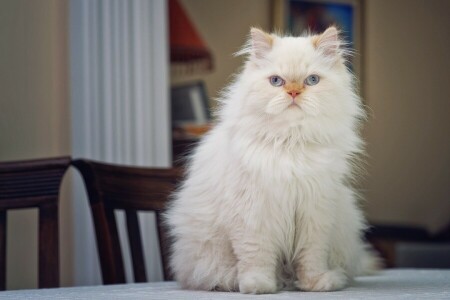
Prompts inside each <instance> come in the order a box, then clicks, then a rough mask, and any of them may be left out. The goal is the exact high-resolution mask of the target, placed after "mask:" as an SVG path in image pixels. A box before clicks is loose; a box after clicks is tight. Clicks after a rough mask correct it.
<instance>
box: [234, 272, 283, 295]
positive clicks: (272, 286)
mask: <svg viewBox="0 0 450 300" xmlns="http://www.w3.org/2000/svg"><path fill="white" fill-rule="evenodd" d="M239 291H240V292H241V293H243V294H273V293H276V292H277V282H276V280H275V279H274V278H271V277H269V276H267V275H265V274H262V273H257V272H251V273H246V274H245V275H244V276H242V277H241V279H240V280H239Z"/></svg>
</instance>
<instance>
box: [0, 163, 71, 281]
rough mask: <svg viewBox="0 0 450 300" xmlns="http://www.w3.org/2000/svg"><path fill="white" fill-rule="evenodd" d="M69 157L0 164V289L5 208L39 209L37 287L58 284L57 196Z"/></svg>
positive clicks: (4, 238) (4, 279)
mask: <svg viewBox="0 0 450 300" xmlns="http://www.w3.org/2000/svg"><path fill="white" fill-rule="evenodd" d="M69 166H70V158H69V157H60V158H51V159H40V160H28V161H16V162H2V163H0V290H5V287H6V224H7V210H11V209H20V208H38V209H39V246H38V247H39V255H38V257H39V276H38V277H39V284H38V286H39V288H51V287H58V286H59V236H58V235H59V230H58V228H59V227H58V195H59V187H60V184H61V180H62V178H63V176H64V173H65V172H66V170H67V168H68V167H69Z"/></svg>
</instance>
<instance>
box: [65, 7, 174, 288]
mask: <svg viewBox="0 0 450 300" xmlns="http://www.w3.org/2000/svg"><path fill="white" fill-rule="evenodd" d="M167 18H168V14H167V4H166V1H164V0H71V1H70V53H71V55H70V66H71V79H70V80H71V105H72V136H73V138H72V150H73V157H74V158H78V157H83V158H90V159H96V160H100V161H105V162H113V163H119V164H127V165H136V166H159V167H164V166H170V162H171V152H170V126H169V123H170V120H169V118H170V110H169V95H168V86H169V83H168V30H167ZM75 177H76V178H75V179H74V199H73V213H74V222H75V224H74V228H75V233H74V234H75V237H74V238H75V240H74V244H75V258H74V259H75V262H74V266H75V268H76V269H75V276H74V277H75V284H76V285H90V284H100V283H101V280H100V278H101V277H100V268H99V262H98V258H97V249H96V245H95V238H94V230H93V224H92V220H91V214H90V211H89V206H88V200H87V199H86V193H85V191H84V187H83V185H82V183H81V178H80V177H79V176H78V175H77V176H75ZM140 218H141V225H143V228H142V233H143V242H144V250H145V251H146V253H147V255H146V257H145V259H146V265H147V273H148V278H149V280H160V279H162V273H161V270H160V261H159V256H158V253H159V252H158V250H157V244H156V235H155V228H154V217H153V215H150V214H149V213H145V214H141V215H140ZM119 219H123V216H119ZM120 223H122V224H120ZM119 226H120V227H121V230H120V231H121V232H120V233H121V238H122V240H123V238H124V234H125V231H124V228H123V221H122V222H119ZM123 241H124V242H125V241H126V240H123ZM122 244H123V245H125V244H127V243H126V242H125V243H122ZM124 256H126V259H125V264H126V271H127V278H128V279H130V275H131V271H130V270H131V269H130V268H131V267H130V259H129V252H128V250H127V247H125V249H124Z"/></svg>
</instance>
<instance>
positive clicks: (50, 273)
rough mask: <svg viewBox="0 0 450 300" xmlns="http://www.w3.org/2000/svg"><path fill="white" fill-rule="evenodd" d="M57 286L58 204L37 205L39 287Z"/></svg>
mask: <svg viewBox="0 0 450 300" xmlns="http://www.w3.org/2000/svg"><path fill="white" fill-rule="evenodd" d="M52 287H59V232H58V205H57V204H56V203H51V204H45V205H42V206H40V207H39V288H52Z"/></svg>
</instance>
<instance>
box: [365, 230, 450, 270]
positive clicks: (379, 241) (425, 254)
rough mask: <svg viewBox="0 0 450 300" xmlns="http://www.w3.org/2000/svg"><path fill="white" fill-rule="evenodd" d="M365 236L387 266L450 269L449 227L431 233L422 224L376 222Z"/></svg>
mask: <svg viewBox="0 0 450 300" xmlns="http://www.w3.org/2000/svg"><path fill="white" fill-rule="evenodd" d="M366 239H367V240H368V241H369V242H370V243H371V244H372V245H373V246H374V248H375V249H376V250H377V251H378V252H379V253H380V255H381V257H382V258H383V260H384V263H385V266H386V267H387V268H395V267H401V268H450V256H449V253H450V252H449V250H450V226H447V227H446V228H445V229H443V230H442V231H440V232H438V233H437V234H430V233H429V232H428V231H427V230H425V229H423V228H420V227H412V226H398V225H381V224H374V225H372V226H371V227H370V229H369V230H368V231H367V232H366Z"/></svg>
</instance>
